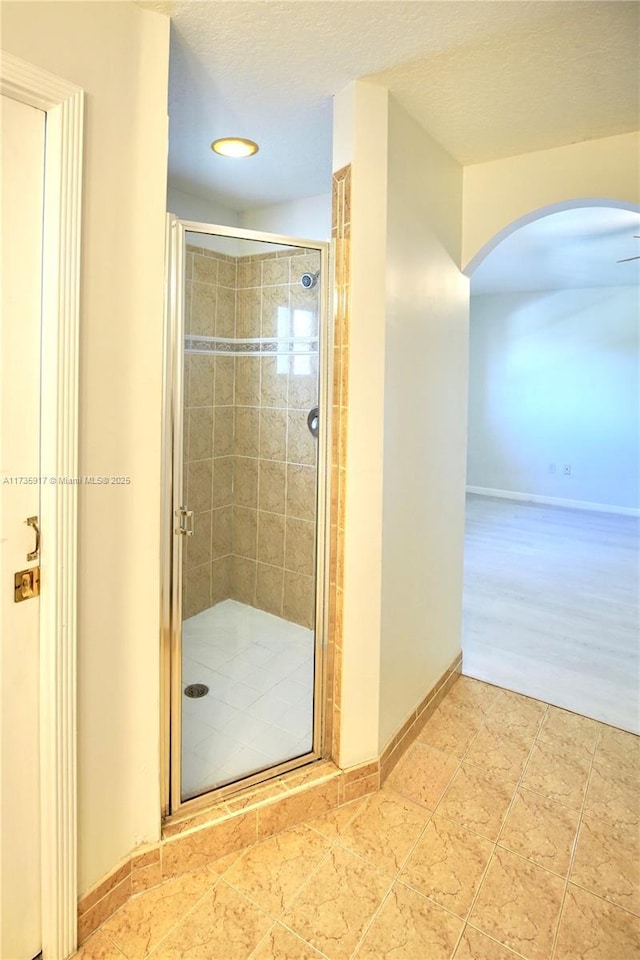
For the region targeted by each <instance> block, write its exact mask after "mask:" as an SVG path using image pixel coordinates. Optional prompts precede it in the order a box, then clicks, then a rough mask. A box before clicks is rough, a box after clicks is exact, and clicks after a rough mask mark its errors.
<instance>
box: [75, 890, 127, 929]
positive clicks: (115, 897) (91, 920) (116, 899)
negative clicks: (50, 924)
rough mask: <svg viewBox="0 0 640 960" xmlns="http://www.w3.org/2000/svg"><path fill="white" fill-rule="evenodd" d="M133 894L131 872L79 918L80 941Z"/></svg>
mask: <svg viewBox="0 0 640 960" xmlns="http://www.w3.org/2000/svg"><path fill="white" fill-rule="evenodd" d="M130 895H131V874H128V875H127V876H126V877H125V878H124V879H123V880H121V881H120V883H118V884H117V885H116V886H115V887H113V888H112V889H110V890H109V892H108V893H106V894H105V895H104V897H102V898H101V899H100V900H98V902H97V903H96V904H95V905H94V906H93V907H91V909H90V910H87V912H86V913H83V914H82V916H80V917H79V918H78V942H79V943H84V941H85V940H86V939H87V937H88V936H89V935H90V934H92V933H93V931H94V930H97V929H98V927H99V926H100V925H101V924H102V923H103V922H104V921H105V920H107V919H108V918H109V917H111V916H113V914H114V913H115V912H116V910H118V908H119V907H121V906H122V904H123V903H126V902H127V900H128V899H129V897H130Z"/></svg>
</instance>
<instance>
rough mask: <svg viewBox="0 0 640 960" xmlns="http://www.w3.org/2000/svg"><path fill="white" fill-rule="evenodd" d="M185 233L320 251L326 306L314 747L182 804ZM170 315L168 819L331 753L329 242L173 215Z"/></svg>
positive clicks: (163, 624)
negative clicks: (179, 526)
mask: <svg viewBox="0 0 640 960" xmlns="http://www.w3.org/2000/svg"><path fill="white" fill-rule="evenodd" d="M187 233H200V234H205V235H208V236H218V237H226V238H229V239H237V240H254V241H260V242H263V243H272V244H278V245H281V246H286V247H299V248H306V249H308V250H317V251H318V252H319V253H320V277H321V278H322V279H321V283H320V309H319V315H318V355H319V370H318V405H319V409H320V430H319V435H318V459H317V501H316V502H317V508H316V578H315V579H316V584H315V587H316V590H315V600H316V603H315V625H314V642H315V670H314V690H313V743H312V749H311V752H310V753H308V754H305V755H304V756H302V757H296V758H295V759H293V760H288V761H286V762H284V763H281V764H278V765H277V766H274V767H271V768H269V769H268V770H266V771H262V772H260V773H258V774H254V775H253V776H249V777H246V778H245V779H243V780H240V781H236V782H235V783H233V784H230V785H227V786H225V787H221V788H218V789H214V790H211V791H209V792H207V793H205V794H203V795H202V796H199V797H196V798H194V799H191V800H186V801H183V800H182V797H181V786H182V785H181V759H182V711H181V700H182V572H183V571H182V551H183V548H184V537H182V536H178V535H176V533H175V526H176V517H175V512H176V510H178V509H179V508H180V507H181V506H183V504H184V501H183V500H182V496H183V489H182V485H183V468H182V462H183V440H184V438H183V433H184V428H183V424H184V389H183V386H184V385H183V364H184V327H185V322H184V283H185V249H186V235H187ZM165 252H166V271H165V316H164V383H163V410H162V450H163V488H162V517H161V531H162V540H161V546H162V549H161V571H160V583H161V591H160V606H161V609H160V652H161V666H160V674H161V690H160V706H161V737H160V744H161V746H160V749H161V755H160V770H161V809H162V816H163V818H164V819H166V818H168V817H173V816H176V815H178V814H182V815H184V814H185V813H188V812H190V811H194V812H195V811H197V810H199V809H201V808H203V807H206V806H208V805H210V804H211V803H212V802H215V799H217V798H218V797H222V796H224V795H227V794H229V793H231V792H235V791H237V790H238V789H244V788H245V787H249V786H251V785H253V784H256V783H260V782H262V781H264V780H267V779H270V778H272V777H274V776H277V775H279V774H281V773H285V772H287V771H289V770H293V769H296V768H298V767H300V766H303V765H305V764H308V763H312V762H313V761H315V760H320V759H322V758H323V757H325V756H326V755H327V754H326V751H327V749H328V746H329V745H328V744H326V742H325V741H326V737H325V727H326V719H327V718H326V688H327V684H326V670H327V664H326V647H327V640H328V622H329V620H328V584H329V517H330V499H329V498H330V483H329V480H330V475H331V469H330V468H331V459H330V454H331V416H330V413H331V390H332V382H333V380H332V359H333V349H332V348H333V333H332V328H333V323H332V313H331V312H330V310H329V289H330V286H331V284H330V243H329V242H328V241H320V240H306V239H301V238H300V237H290V236H285V235H280V234H271V233H263V232H258V231H253V230H242V229H237V228H235V227H225V226H220V225H217V224H208V223H197V222H195V221H190V220H182V219H179V218H178V217H175V216H174V215H173V214H168V215H167V233H166V251H165Z"/></svg>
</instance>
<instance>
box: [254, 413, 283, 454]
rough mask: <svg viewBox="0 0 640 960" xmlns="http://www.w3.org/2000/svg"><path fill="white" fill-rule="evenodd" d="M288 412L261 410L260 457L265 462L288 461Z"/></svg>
mask: <svg viewBox="0 0 640 960" xmlns="http://www.w3.org/2000/svg"><path fill="white" fill-rule="evenodd" d="M286 449H287V411H286V410H273V409H272V408H271V407H262V408H261V409H260V456H261V458H262V459H263V460H279V461H283V460H285V459H286Z"/></svg>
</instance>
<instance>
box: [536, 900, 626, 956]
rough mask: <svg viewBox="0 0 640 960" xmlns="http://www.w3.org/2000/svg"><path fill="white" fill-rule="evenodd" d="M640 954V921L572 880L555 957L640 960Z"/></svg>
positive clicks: (565, 903) (565, 902) (563, 910)
mask: <svg viewBox="0 0 640 960" xmlns="http://www.w3.org/2000/svg"><path fill="white" fill-rule="evenodd" d="M639 956H640V920H638V919H637V917H633V916H632V915H631V914H630V913H627V912H626V911H625V910H621V909H620V908H619V907H616V906H614V905H613V904H611V903H606V902H605V901H604V900H600V899H599V897H595V896H593V894H591V893H588V892H587V891H586V890H581V889H580V888H579V887H576V886H574V885H573V884H572V883H570V884H569V886H568V887H567V895H566V897H565V901H564V907H563V909H562V917H561V920H560V930H559V933H558V942H557V944H556V950H555V954H554V960H637V958H638V957H639Z"/></svg>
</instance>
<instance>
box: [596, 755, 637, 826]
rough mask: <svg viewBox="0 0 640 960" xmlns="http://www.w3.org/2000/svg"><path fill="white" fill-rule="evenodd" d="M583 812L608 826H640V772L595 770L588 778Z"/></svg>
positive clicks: (617, 767) (608, 769)
mask: <svg viewBox="0 0 640 960" xmlns="http://www.w3.org/2000/svg"><path fill="white" fill-rule="evenodd" d="M584 812H585V813H586V814H588V815H589V816H590V817H601V818H602V819H603V820H606V821H607V823H627V824H635V825H636V826H637V825H638V824H640V783H639V782H638V772H637V771H631V770H629V768H628V767H626V766H625V767H622V768H621V767H620V766H613V767H606V766H600V767H597V766H596V765H595V764H594V767H593V769H592V771H591V776H590V778H589V786H588V788H587V798H586V800H585V806H584Z"/></svg>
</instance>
